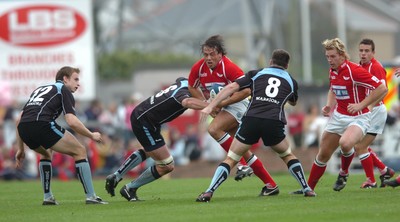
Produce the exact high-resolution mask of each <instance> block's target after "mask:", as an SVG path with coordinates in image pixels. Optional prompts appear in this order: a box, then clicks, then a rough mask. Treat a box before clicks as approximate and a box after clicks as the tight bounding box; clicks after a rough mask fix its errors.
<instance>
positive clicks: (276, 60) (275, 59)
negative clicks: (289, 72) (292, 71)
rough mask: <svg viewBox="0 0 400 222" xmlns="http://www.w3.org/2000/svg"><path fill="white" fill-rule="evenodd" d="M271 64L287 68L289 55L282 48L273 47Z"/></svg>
mask: <svg viewBox="0 0 400 222" xmlns="http://www.w3.org/2000/svg"><path fill="white" fill-rule="evenodd" d="M271 60H272V64H274V65H278V66H282V67H284V68H287V66H288V65H289V60H290V55H289V53H288V52H287V51H285V50H283V49H275V50H274V51H273V52H272V59H271Z"/></svg>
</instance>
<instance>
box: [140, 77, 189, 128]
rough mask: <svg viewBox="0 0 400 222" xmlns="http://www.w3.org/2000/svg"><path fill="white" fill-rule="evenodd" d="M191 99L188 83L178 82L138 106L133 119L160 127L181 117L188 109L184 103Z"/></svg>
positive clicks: (184, 81)
mask: <svg viewBox="0 0 400 222" xmlns="http://www.w3.org/2000/svg"><path fill="white" fill-rule="evenodd" d="M189 97H191V95H190V92H189V89H188V81H187V80H181V81H177V82H176V83H174V84H173V85H171V86H169V87H168V88H166V89H164V90H161V91H160V92H159V93H157V94H155V95H153V96H151V97H149V98H147V99H146V100H145V101H143V102H142V103H140V104H139V105H138V106H136V107H135V109H134V110H133V112H132V117H134V118H136V119H138V120H139V121H141V120H144V121H146V122H149V123H151V124H152V125H153V126H159V125H161V124H163V123H166V122H169V121H172V120H173V119H175V118H177V117H178V116H179V115H181V114H182V113H183V112H184V111H185V110H186V109H187V108H185V107H183V106H182V101H183V100H184V99H185V98H189Z"/></svg>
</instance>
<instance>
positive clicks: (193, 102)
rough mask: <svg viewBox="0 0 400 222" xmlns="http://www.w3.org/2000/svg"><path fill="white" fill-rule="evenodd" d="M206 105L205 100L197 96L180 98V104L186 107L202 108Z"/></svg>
mask: <svg viewBox="0 0 400 222" xmlns="http://www.w3.org/2000/svg"><path fill="white" fill-rule="evenodd" d="M207 105H208V103H207V102H205V101H203V100H200V99H197V98H186V99H183V100H182V106H183V107H185V108H188V109H196V110H200V109H204V108H205V107H206V106H207Z"/></svg>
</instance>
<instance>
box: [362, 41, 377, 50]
mask: <svg viewBox="0 0 400 222" xmlns="http://www.w3.org/2000/svg"><path fill="white" fill-rule="evenodd" d="M361 44H363V45H370V46H371V49H372V51H373V52H375V43H374V41H373V40H372V39H363V40H361V42H360V44H359V45H361Z"/></svg>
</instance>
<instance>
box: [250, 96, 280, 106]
mask: <svg viewBox="0 0 400 222" xmlns="http://www.w3.org/2000/svg"><path fill="white" fill-rule="evenodd" d="M256 100H257V101H263V102H270V103H275V104H277V105H279V104H280V102H279V101H278V100H276V99H272V98H268V97H262V96H257V97H256Z"/></svg>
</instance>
